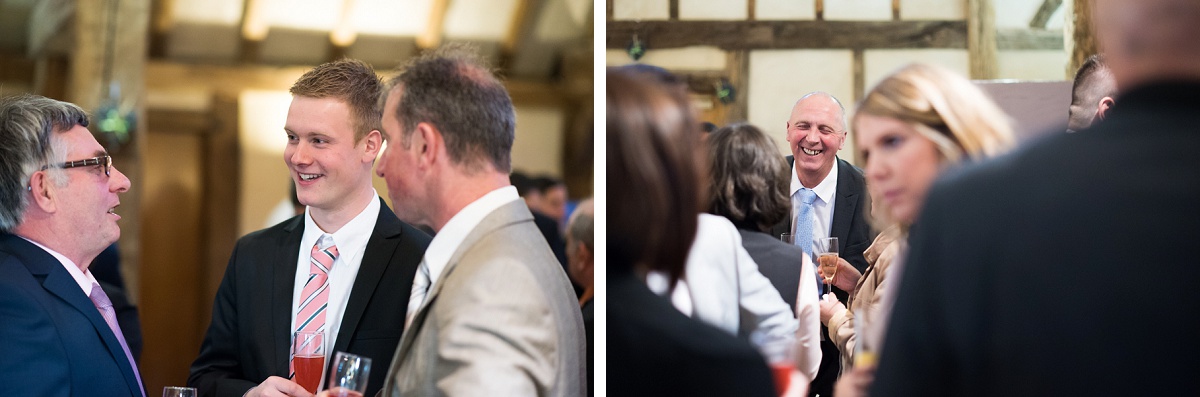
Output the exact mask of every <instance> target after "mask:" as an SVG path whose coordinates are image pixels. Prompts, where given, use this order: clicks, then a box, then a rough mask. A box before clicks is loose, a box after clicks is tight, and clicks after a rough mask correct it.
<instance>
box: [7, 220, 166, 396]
mask: <svg viewBox="0 0 1200 397" xmlns="http://www.w3.org/2000/svg"><path fill="white" fill-rule="evenodd" d="M2 240H3V242H2V243H0V244H2V245H5V246H9V247H12V248H13V251H12V253H13V255H14V256H17V257H18V258H20V260H21V262H22V263H24V264H25V267H26V268H28V269H29V272H30V273H31V274H33V275H34V276H35V277H38V278H40V279H41V281H42V288H45V289H46V291H47V292H49V293H50V294H51V295H54V296H56V297H58V298H59V299H61V300H62V301H63V302H66V303H67V304H68V305H70V306H71V307H72V308H74V309H75V310H78V311H79V313H81V314H83V316H84V317H87V319H88V322H90V323H92V327H93V328H95V329H96V333H97V334H98V335H99V336H100V340H102V341H104V346H105V347H106V348H108V353H109V354H110V355H111V356H112V358H113V360H114V361H116V362H117V367H119V368H121V375H122V376H124V377H125V384H126V385H127V386H129V391H130V392H131V393H133V394H134V395H138V396H141V395H144V394H143V393H142V390H141V387H140V386H138V381H137V377H136V375H134V373H133V368H132V367H131V366H130V364H129V359H128V358H126V357H125V350H124V349H122V348H121V342H120V341H118V340H117V336H116V334H115V333H113V331H112V329H111V328H108V322H106V321H104V317H102V316H101V315H100V310H99V309H96V305H95V304H93V303H92V300H91V299H90V298H88V296H87V294H86V293H84V292H83V290H82V289H80V288H79V284H78V283H76V282H75V279H74V278H73V277H71V274H70V273H67V270H66V269H63V268H62V263H61V262H59V261H58V259H57V258H55V257H54V256H52V255H50V253H48V252H46V251H44V250H42V249H41V248H39V247H37V246H35V245H33V244H31V243H29V242H28V241H25V240H24V239H22V238H20V237H18V236H16V235H11V234H5V235H4V236H3V238H2Z"/></svg>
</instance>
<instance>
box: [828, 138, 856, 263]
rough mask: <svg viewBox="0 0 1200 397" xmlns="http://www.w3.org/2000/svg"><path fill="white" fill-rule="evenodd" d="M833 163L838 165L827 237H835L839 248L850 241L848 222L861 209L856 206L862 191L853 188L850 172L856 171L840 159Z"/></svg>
mask: <svg viewBox="0 0 1200 397" xmlns="http://www.w3.org/2000/svg"><path fill="white" fill-rule="evenodd" d="M835 165H836V166H837V167H838V178H837V193H836V194H837V201H835V202H834V204H833V225H832V227H831V228H830V229H831V230H830V231H829V237H837V238H838V241H839V242H841V244H842V245H841V248H842V249H845V248H846V245H847V244H849V243H850V224H851V223H852V222H853V221H854V214H855V213H857V211H861V209H859V208H858V195H859V194H862V192H860V191H858V189H855V184H854V183H853V182H852V180H851V179H852V178H853V175H851V174H850V173H851V172H858V171H856V170H855V169H854V167H850V166H849V164H848V163H846V162H845V161H843V160H842V159H837V164H835Z"/></svg>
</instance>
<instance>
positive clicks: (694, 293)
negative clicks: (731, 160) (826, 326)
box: [646, 214, 821, 381]
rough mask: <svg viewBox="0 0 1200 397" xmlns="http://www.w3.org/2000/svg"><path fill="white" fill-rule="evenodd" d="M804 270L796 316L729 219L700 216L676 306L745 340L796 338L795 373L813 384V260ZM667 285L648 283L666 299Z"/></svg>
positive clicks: (816, 337) (658, 277) (816, 362)
mask: <svg viewBox="0 0 1200 397" xmlns="http://www.w3.org/2000/svg"><path fill="white" fill-rule="evenodd" d="M801 269H802V270H801V275H800V287H799V289H798V292H797V294H798V296H797V298H796V313H791V308H790V307H788V304H787V303H786V302H784V300H783V298H782V297H780V295H779V291H778V290H776V289H775V287H774V286H772V285H771V281H770V280H768V279H767V278H766V277H765V276H763V275H762V273H760V272H759V271H758V264H757V263H755V262H754V259H752V258H751V257H750V253H749V252H746V249H745V248H743V247H742V236H741V234H740V233H738V230H737V227H735V226H734V225H733V223H731V222H729V220H728V219H725V218H724V217H721V216H716V215H712V214H700V216H699V219H698V224H697V228H696V239H695V240H694V241H693V242H692V248H691V250H690V251H689V252H688V259H687V265H686V270H685V274H684V278H683V279H682V280H680V282H679V284H677V285H676V287H675V290H674V291H673V292H672V293H671V303H672V304H673V305H674V306H675V307H676V308H677V309H679V310H680V311H681V312H683V313H684V314H687V315H688V316H691V317H692V318H695V319H697V320H700V321H703V322H705V323H707V324H710V325H712V326H715V327H717V328H719V329H721V330H723V331H725V332H728V333H730V334H731V335H735V336H739V337H742V338H746V337H748V336H749V335H750V334H751V333H752V332H754V331H760V332H764V333H766V334H767V335H771V336H783V335H789V334H791V335H794V337H795V338H796V369H797V370H798V371H800V372H801V373H803V374H805V375H806V376H808V380H809V381H812V379H813V378H815V377H816V376H817V369H818V367H819V366H820V364H821V346H820V335H821V319H820V310H819V307H818V303H817V295H818V294H819V292H818V291H817V285H816V283H814V282H812V280H814V279H816V270H815V269H814V267H813V264H812V260H811V259H810V258H804V264H803V265H802V266H801ZM666 280H667V279H666V277H665V275H663V274H661V273H657V272H652V273H650V274H648V275H647V277H646V284H648V285H649V287H650V289H651V290H652V291H654V292H655V293H657V294H659V295H665V294H666V292H667V282H666Z"/></svg>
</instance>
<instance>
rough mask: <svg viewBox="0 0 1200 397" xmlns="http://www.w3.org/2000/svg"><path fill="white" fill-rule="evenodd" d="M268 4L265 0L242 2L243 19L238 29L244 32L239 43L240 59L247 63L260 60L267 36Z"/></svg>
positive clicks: (268, 29) (268, 28)
mask: <svg viewBox="0 0 1200 397" xmlns="http://www.w3.org/2000/svg"><path fill="white" fill-rule="evenodd" d="M266 7H267V4H266V2H265V1H263V0H246V2H245V3H243V4H242V20H241V22H239V23H238V31H240V32H242V34H241V40H239V43H238V60H239V61H241V62H245V63H255V62H258V58H259V53H260V52H261V51H260V50H261V48H262V42H263V39H266V38H267V33H269V32H270V28H271V27H270V26H268V25H267V17H266V13H267V10H266Z"/></svg>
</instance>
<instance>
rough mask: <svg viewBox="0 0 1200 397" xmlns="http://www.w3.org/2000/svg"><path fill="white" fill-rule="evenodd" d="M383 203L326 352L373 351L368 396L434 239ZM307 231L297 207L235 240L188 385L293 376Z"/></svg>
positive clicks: (213, 391) (220, 387) (234, 385)
mask: <svg viewBox="0 0 1200 397" xmlns="http://www.w3.org/2000/svg"><path fill="white" fill-rule="evenodd" d="M380 204H381V205H380V206H379V216H378V218H376V221H375V230H374V231H372V232H371V237H370V238H369V240H367V248H366V252H365V253H364V254H363V259H362V264H361V265H360V266H359V268H358V276H357V277H355V279H354V286H353V289H352V290H351V292H350V299H349V300H348V301H347V302H346V309H345V311H344V312H343V314H342V324H341V327H340V328H339V330H338V336H337V340H336V341H334V348H333V350H332V351H328V352H326V353H327V354H328V356H329V357H332V356H333V353H334V352H337V351H344V352H349V353H354V354H357V355H360V356H365V357H368V358H370V359H371V368H373V369H374V371H378V372H374V371H373V372H374V373H372V374H371V376H370V377H369V382H368V384H367V393H366V395H368V396H373V395H375V393H376V392H378V391H379V389H380V388H381V387H382V386H383V379H384V375H385V371H387V368H388V367H389V366H390V365H391V361H392V355H393V354H394V353H395V352H396V345H398V344H399V342H400V335H401V334H402V333H403V332H404V317H405V314H406V311H407V308H408V297H409V295H410V294H411V293H412V281H413V276H414V275H415V274H416V272H417V266H418V265H420V263H421V258H423V257H424V256H425V248H426V247H428V246H429V241H430V240H431V238H430V237H429V235H427V234H425V233H423V232H421V231H420V230H417V229H416V228H414V227H412V226H410V225H408V224H406V223H404V222H401V221H400V220H399V219H397V218H396V215H395V214H394V213H392V210H391V209H390V208H388V206H387V205H386V204H384V203H383V202H382V199H381V202H380ZM303 235H304V215H299V216H296V217H293V218H292V219H289V220H286V221H283V222H281V223H279V224H277V225H275V226H271V227H269V228H266V229H263V230H259V231H256V232H253V233H250V234H247V235H246V236H245V237H242V238H241V239H239V240H238V243H237V246H236V247H235V248H234V250H233V255H232V256H231V257H230V258H229V267H228V268H226V270H225V278H224V279H223V280H221V286H220V287H218V289H217V296H216V299H215V302H214V303H213V317H212V323H211V324H210V325H209V328H208V333H207V334H206V335H205V337H204V343H203V344H202V345H201V347H200V356H199V357H197V358H196V361H195V362H193V363H192V369H191V375H190V376H189V377H188V386H191V387H195V388H197V391H199V393H200V395H201V396H241V395H243V394H245V393H246V391H247V390H249V389H250V388H252V387H254V386H257V385H258V384H259V383H262V381H263V380H266V379H267V377H270V376H272V375H274V376H280V377H283V378H287V377H288V356H289V354H290V350H291V335H292V331H293V330H292V324H291V314H292V311H293V310H294V308H293V307H292V292H293V289H292V284H293V283H294V282H295V277H296V261H297V260H299V253H300V239H301V237H303ZM330 361H332V360H330ZM329 364H330V363H329V362H327V363H326V365H329ZM326 373H328V368H327V369H326Z"/></svg>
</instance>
